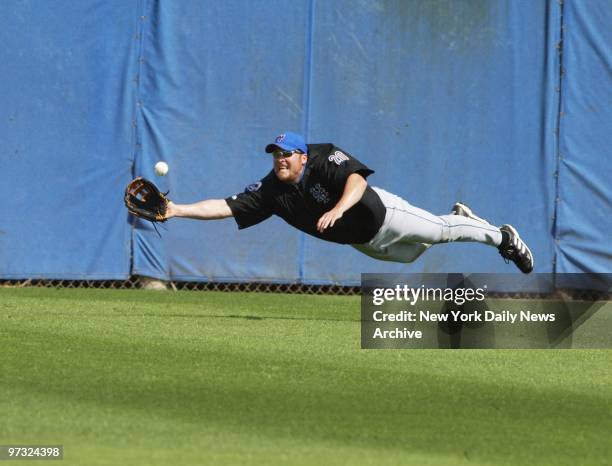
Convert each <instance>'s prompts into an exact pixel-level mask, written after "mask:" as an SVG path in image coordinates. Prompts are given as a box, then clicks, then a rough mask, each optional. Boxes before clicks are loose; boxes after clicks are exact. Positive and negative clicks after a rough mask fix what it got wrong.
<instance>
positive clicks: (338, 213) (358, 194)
mask: <svg viewBox="0 0 612 466" xmlns="http://www.w3.org/2000/svg"><path fill="white" fill-rule="evenodd" d="M367 186H368V182H367V181H366V180H365V178H364V177H363V176H361V175H360V174H359V173H351V174H350V175H349V177H348V178H347V180H346V184H345V185H344V191H343V192H342V196H341V197H340V200H339V201H338V203H337V204H336V205H335V206H334V207H333V209H331V210H329V211H327V212H325V213H324V214H323V215H322V216H321V218H319V221H318V222H317V231H318V232H319V233H323V232H324V231H325V230H326V229H327V228H331V227H333V226H334V223H336V221H337V220H338V219H339V218H342V215H343V214H344V212H346V211H347V210H349V209H350V208H351V207H353V206H354V205H355V204H357V203H358V202H359V200H360V199H361V198H362V196H363V193H364V192H365V190H366V187H367Z"/></svg>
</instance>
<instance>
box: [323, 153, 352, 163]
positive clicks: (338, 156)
mask: <svg viewBox="0 0 612 466" xmlns="http://www.w3.org/2000/svg"><path fill="white" fill-rule="evenodd" d="M348 159H349V158H348V155H346V154H345V153H343V152H340V151H339V150H337V151H336V152H334V153H333V154H332V155H330V156H329V157H327V160H329V161H330V162H335V163H336V165H340V164H341V163H342V162H346V161H347V160H348Z"/></svg>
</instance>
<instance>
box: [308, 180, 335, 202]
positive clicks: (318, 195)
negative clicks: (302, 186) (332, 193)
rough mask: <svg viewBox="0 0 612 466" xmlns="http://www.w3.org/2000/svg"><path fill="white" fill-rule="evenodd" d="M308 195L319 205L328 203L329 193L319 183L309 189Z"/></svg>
mask: <svg viewBox="0 0 612 466" xmlns="http://www.w3.org/2000/svg"><path fill="white" fill-rule="evenodd" d="M310 194H312V197H314V198H315V201H317V202H318V203H319V204H327V203H328V202H329V201H330V198H329V193H328V192H327V191H326V190H325V188H324V187H323V186H321V185H320V184H319V183H317V184H315V185H314V186H313V187H312V188H310Z"/></svg>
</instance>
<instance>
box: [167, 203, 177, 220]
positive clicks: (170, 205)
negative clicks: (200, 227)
mask: <svg viewBox="0 0 612 466" xmlns="http://www.w3.org/2000/svg"><path fill="white" fill-rule="evenodd" d="M175 211H176V209H175V204H174V202H172V201H168V205H167V207H166V217H165V218H166V220H167V219H169V218H172V217H176V212H175Z"/></svg>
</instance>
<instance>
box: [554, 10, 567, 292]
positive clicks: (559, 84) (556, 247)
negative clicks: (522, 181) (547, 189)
mask: <svg viewBox="0 0 612 466" xmlns="http://www.w3.org/2000/svg"><path fill="white" fill-rule="evenodd" d="M556 1H557V2H558V4H559V42H558V43H557V45H556V48H557V53H558V66H557V86H556V91H557V94H558V101H557V118H556V122H555V124H556V127H555V172H554V190H555V191H554V192H555V202H554V211H553V212H554V213H553V263H552V274H553V286H554V287H555V288H556V281H557V280H556V276H557V273H558V270H557V269H558V255H559V241H560V239H559V204H560V201H561V198H560V187H559V185H560V182H559V179H560V169H561V160H562V158H563V154H562V153H561V119H562V117H563V103H564V99H563V97H564V95H563V91H564V88H563V81H564V80H563V75H564V72H565V70H564V69H563V52H564V50H563V49H564V46H565V40H564V39H565V34H564V32H565V15H564V13H565V11H564V6H565V5H564V2H565V0H556Z"/></svg>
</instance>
